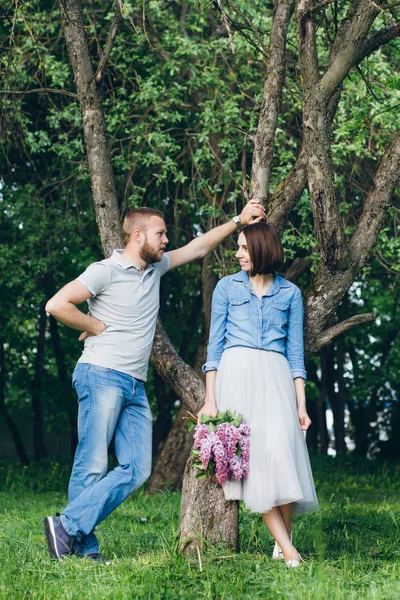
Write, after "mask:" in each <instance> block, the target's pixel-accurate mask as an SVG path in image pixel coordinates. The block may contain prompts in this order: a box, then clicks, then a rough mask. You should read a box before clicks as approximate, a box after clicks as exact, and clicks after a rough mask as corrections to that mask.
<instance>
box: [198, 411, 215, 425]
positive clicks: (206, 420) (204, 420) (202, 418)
mask: <svg viewBox="0 0 400 600" xmlns="http://www.w3.org/2000/svg"><path fill="white" fill-rule="evenodd" d="M211 421H212V417H209V416H208V415H205V414H204V413H202V414H201V415H200V423H201V424H202V425H205V424H206V423H210V422H211Z"/></svg>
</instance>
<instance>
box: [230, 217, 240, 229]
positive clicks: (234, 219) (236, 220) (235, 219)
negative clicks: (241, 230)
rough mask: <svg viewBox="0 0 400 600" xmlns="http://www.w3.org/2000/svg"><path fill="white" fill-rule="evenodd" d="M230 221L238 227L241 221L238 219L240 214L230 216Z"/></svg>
mask: <svg viewBox="0 0 400 600" xmlns="http://www.w3.org/2000/svg"><path fill="white" fill-rule="evenodd" d="M232 221H233V222H234V223H235V225H236V227H240V226H241V224H242V223H241V221H240V216H239V215H237V216H236V217H233V218H232Z"/></svg>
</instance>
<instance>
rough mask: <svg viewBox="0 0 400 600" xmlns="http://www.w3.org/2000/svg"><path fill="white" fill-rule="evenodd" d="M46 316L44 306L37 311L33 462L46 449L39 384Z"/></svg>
mask: <svg viewBox="0 0 400 600" xmlns="http://www.w3.org/2000/svg"><path fill="white" fill-rule="evenodd" d="M46 325H47V315H46V311H45V309H44V305H42V306H41V307H40V311H39V331H38V341H37V347H36V349H37V352H36V361H35V374H34V377H33V381H32V385H31V389H32V425H33V451H34V455H35V460H40V459H41V458H44V457H45V456H47V449H46V445H45V442H44V423H43V409H42V398H41V384H42V378H43V372H44V347H45V335H46Z"/></svg>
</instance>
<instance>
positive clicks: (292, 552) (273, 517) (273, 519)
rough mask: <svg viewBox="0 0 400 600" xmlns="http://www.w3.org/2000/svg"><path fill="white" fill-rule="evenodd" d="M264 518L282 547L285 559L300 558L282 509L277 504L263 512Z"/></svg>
mask: <svg viewBox="0 0 400 600" xmlns="http://www.w3.org/2000/svg"><path fill="white" fill-rule="evenodd" d="M285 506H287V505H285ZM287 514H288V513H286V515H287ZM263 519H264V521H265V523H266V525H267V527H268V529H269V530H270V532H271V535H272V536H273V537H274V539H275V540H276V541H277V543H278V544H279V546H280V547H281V548H282V552H283V556H284V558H285V560H286V561H287V560H300V555H299V553H298V552H297V550H296V548H295V547H294V546H293V545H292V543H291V541H290V536H289V534H288V530H287V528H286V524H285V521H284V519H283V516H282V513H281V511H280V509H279V508H278V507H276V506H275V507H274V508H273V509H272V510H270V511H269V512H267V513H264V514H263Z"/></svg>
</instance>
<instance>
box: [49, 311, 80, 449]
mask: <svg viewBox="0 0 400 600" xmlns="http://www.w3.org/2000/svg"><path fill="white" fill-rule="evenodd" d="M50 335H51V341H52V344H53V352H54V357H55V359H56V365H57V372H58V379H59V381H60V385H61V387H62V389H63V396H64V397H65V399H66V402H65V412H66V413H67V417H68V423H69V435H70V437H69V439H70V456H71V458H73V456H74V454H75V450H76V446H77V443H78V431H77V427H76V414H77V408H76V402H75V396H74V394H73V393H72V387H71V384H70V379H69V376H68V372H67V367H66V365H65V360H64V352H63V349H62V345H61V340H60V335H59V332H58V323H57V321H56V319H55V318H54V317H53V316H52V315H50Z"/></svg>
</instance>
